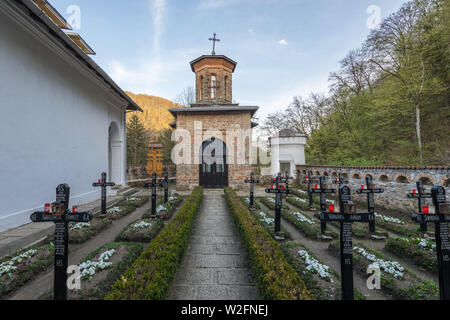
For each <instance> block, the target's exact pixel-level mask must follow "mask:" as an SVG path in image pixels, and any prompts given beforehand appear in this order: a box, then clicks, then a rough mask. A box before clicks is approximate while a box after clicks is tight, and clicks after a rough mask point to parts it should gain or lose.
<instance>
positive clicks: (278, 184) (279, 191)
mask: <svg viewBox="0 0 450 320" xmlns="http://www.w3.org/2000/svg"><path fill="white" fill-rule="evenodd" d="M274 182H275V187H274V185H271V187H270V189H266V193H269V194H271V193H275V195H276V198H275V234H278V233H280V231H281V209H282V206H283V194H286V195H289V194H290V191H289V177H287V176H286V178H283V177H282V176H281V173H279V174H278V176H277V177H276V178H275V179H274ZM283 184H284V185H283Z"/></svg>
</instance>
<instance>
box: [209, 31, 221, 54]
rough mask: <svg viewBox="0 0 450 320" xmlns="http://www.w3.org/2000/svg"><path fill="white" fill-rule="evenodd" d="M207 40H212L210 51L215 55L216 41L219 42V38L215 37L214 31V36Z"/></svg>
mask: <svg viewBox="0 0 450 320" xmlns="http://www.w3.org/2000/svg"><path fill="white" fill-rule="evenodd" d="M209 41H212V42H213V51H212V55H213V56H215V55H216V42H220V39H217V38H216V34H215V33H214V38H209Z"/></svg>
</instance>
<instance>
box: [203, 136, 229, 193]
mask: <svg viewBox="0 0 450 320" xmlns="http://www.w3.org/2000/svg"><path fill="white" fill-rule="evenodd" d="M201 157H202V158H201V163H202V164H201V165H200V186H202V187H204V188H224V187H227V186H228V164H227V147H226V145H225V143H224V142H223V141H221V140H218V139H215V138H211V139H210V140H207V141H205V142H203V144H202V152H201Z"/></svg>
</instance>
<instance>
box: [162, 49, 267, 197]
mask: <svg viewBox="0 0 450 320" xmlns="http://www.w3.org/2000/svg"><path fill="white" fill-rule="evenodd" d="M190 64H191V68H192V71H193V72H194V73H195V79H196V101H197V102H196V103H195V104H192V105H191V106H190V107H189V108H177V109H170V112H171V113H172V114H173V116H174V117H175V119H176V122H174V123H172V124H171V126H172V127H173V128H174V129H176V130H177V131H179V132H184V133H183V137H184V139H185V140H188V141H184V143H187V144H188V145H189V144H190V146H189V148H188V151H186V150H185V151H183V153H184V152H188V153H189V154H185V155H184V159H185V161H183V163H182V164H177V190H187V189H192V188H194V187H195V186H199V185H200V186H203V187H205V188H223V187H226V186H230V187H233V188H238V189H246V188H247V186H246V185H245V183H243V181H244V180H245V178H246V177H248V176H249V175H250V172H251V171H252V162H253V159H254V157H253V152H254V148H253V146H252V129H253V128H254V127H256V126H257V124H256V122H255V121H254V120H253V117H254V116H255V114H256V112H257V111H258V109H259V107H257V106H240V105H239V104H236V103H233V73H234V71H235V70H236V66H237V63H236V62H235V61H233V60H232V59H230V58H228V57H226V56H224V55H215V52H214V51H213V53H212V54H211V55H203V56H201V57H199V58H197V59H195V60H194V61H192V62H191V63H190Z"/></svg>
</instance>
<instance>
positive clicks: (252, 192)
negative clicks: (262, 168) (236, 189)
mask: <svg viewBox="0 0 450 320" xmlns="http://www.w3.org/2000/svg"><path fill="white" fill-rule="evenodd" d="M260 182H261V181H260V180H257V179H255V173H254V172H251V173H250V178H249V179H246V180H245V181H244V183H250V206H251V207H253V206H254V205H255V183H260Z"/></svg>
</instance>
